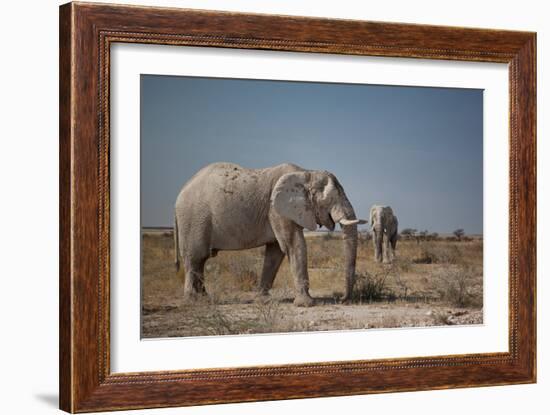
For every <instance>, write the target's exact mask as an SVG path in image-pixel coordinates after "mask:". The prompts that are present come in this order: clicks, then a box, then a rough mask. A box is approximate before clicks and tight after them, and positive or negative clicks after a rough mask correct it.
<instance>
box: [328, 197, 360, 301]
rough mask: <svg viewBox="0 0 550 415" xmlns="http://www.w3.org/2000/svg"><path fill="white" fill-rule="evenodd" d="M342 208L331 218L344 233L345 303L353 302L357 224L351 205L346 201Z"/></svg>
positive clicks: (334, 210) (339, 207)
mask: <svg viewBox="0 0 550 415" xmlns="http://www.w3.org/2000/svg"><path fill="white" fill-rule="evenodd" d="M344 202H345V203H343V204H342V205H341V206H338V207H337V208H335V209H333V211H332V213H331V216H332V217H333V219H334V221H335V222H338V223H340V225H341V226H342V230H343V232H344V273H345V281H346V288H345V291H344V297H343V298H342V301H343V302H347V301H350V300H351V296H352V292H353V285H354V283H355V263H356V260H357V223H365V221H358V220H357V219H356V216H355V211H354V210H353V207H352V206H351V203H349V201H348V200H347V199H345V201H344Z"/></svg>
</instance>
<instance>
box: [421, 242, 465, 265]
mask: <svg viewBox="0 0 550 415" xmlns="http://www.w3.org/2000/svg"><path fill="white" fill-rule="evenodd" d="M460 258H461V254H460V250H459V249H458V247H457V246H456V245H454V244H446V245H441V244H432V243H425V244H423V245H422V246H421V247H420V255H418V256H417V257H416V258H413V260H412V262H413V263H415V264H456V263H458V262H459V261H460Z"/></svg>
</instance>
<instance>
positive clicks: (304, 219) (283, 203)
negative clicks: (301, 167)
mask: <svg viewBox="0 0 550 415" xmlns="http://www.w3.org/2000/svg"><path fill="white" fill-rule="evenodd" d="M306 183H307V177H306V172H296V173H287V174H285V175H283V176H281V177H280V178H279V180H277V183H276V184H275V187H274V188H273V192H272V193H271V206H273V209H275V211H276V212H277V213H278V214H279V215H281V216H284V217H285V218H287V219H290V220H291V221H293V222H294V223H296V224H298V225H300V226H301V227H303V228H306V229H308V230H310V231H314V230H316V229H317V222H316V221H315V213H314V210H313V204H312V202H311V200H310V197H309V192H308V190H307V189H306V186H305V185H306Z"/></svg>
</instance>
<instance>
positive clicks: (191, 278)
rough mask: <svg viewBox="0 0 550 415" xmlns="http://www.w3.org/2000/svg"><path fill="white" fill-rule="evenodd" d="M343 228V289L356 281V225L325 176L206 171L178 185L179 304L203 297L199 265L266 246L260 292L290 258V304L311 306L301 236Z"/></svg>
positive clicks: (232, 168) (294, 171)
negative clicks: (306, 232)
mask: <svg viewBox="0 0 550 415" xmlns="http://www.w3.org/2000/svg"><path fill="white" fill-rule="evenodd" d="M336 222H338V223H340V225H341V226H342V229H343V233H344V238H343V239H344V246H345V250H344V252H345V267H344V268H345V278H346V287H345V293H344V297H343V299H342V300H344V301H346V300H349V299H350V296H351V291H352V289H353V284H354V278H355V260H356V256H357V225H358V224H360V223H366V221H364V220H358V219H357V218H356V216H355V212H354V210H353V207H352V205H351V203H350V202H349V200H348V198H347V196H346V194H345V193H344V189H343V188H342V186H341V185H340V183H339V182H338V180H337V179H336V177H335V176H334V175H333V174H331V173H329V172H327V171H314V170H305V169H303V168H301V167H298V166H296V165H293V164H281V165H278V166H274V167H269V168H265V169H258V170H253V169H247V168H243V167H241V166H238V165H236V164H232V163H214V164H210V165H208V166H206V167H204V168H203V169H201V170H200V171H199V172H198V173H196V174H195V175H194V176H193V177H192V178H191V179H190V180H189V181H188V182H187V183H186V184H185V186H183V188H182V190H181V192H180V193H179V195H178V198H177V200H176V205H175V230H174V235H175V245H176V269H178V270H179V266H180V259H181V260H182V261H183V266H184V269H185V285H184V297H185V298H190V297H191V298H192V297H195V296H196V295H197V294H206V291H205V288H204V265H205V262H206V260H207V259H208V258H209V257H213V256H216V254H217V252H218V251H221V250H241V249H250V248H255V247H258V246H261V245H265V257H264V264H263V270H262V275H261V279H260V281H259V287H258V288H259V292H260V294H262V295H267V294H268V292H269V290H270V289H271V287H272V285H273V280H274V279H275V276H276V274H277V271H278V269H279V266H280V265H281V262H282V260H283V258H284V256H285V255H288V257H289V261H290V269H291V272H292V274H293V278H294V285H295V288H296V295H295V298H294V304H295V305H297V306H311V305H313V304H314V300H313V299H312V298H311V296H310V294H309V277H308V271H307V249H306V242H305V239H304V234H303V229H304V228H306V229H309V230H311V231H313V230H315V229H317V225H321V226H325V227H327V228H328V229H330V230H331V231H332V230H334V226H335V223H336Z"/></svg>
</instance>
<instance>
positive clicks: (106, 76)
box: [60, 3, 536, 412]
mask: <svg viewBox="0 0 550 415" xmlns="http://www.w3.org/2000/svg"><path fill="white" fill-rule="evenodd" d="M535 62H536V35H535V33H528V32H512V31H502V30H490V29H467V28H457V27H440V26H425V25H411V24H402V23H381V22H367V21H351V20H330V19H318V18H305V17H288V16H272V15H259V14H257V15H254V14H238V13H226V12H212V11H198V10H185V9H173V8H172V9H170V8H156V7H134V6H120V5H108V4H85V3H69V4H66V5H63V6H61V8H60V407H61V409H63V410H65V411H68V412H91V411H105V410H120V409H137V408H153V407H170V406H184V405H199V404H207V403H224V402H244V401H260V400H273V399H291V398H305V397H318V396H342V395H354V394H367V393H379V392H399V391H413V390H426V389H442V388H459V387H473V386H489V385H505V384H518V383H532V382H535V381H536V324H535V323H536V320H535V319H536V306H535V298H536V296H535V293H536V291H535V290H536V275H535V270H536V267H535V264H536V263H535V261H536V170H535V168H536V155H535V154H536V108H535V102H536V73H535V68H536V65H535Z"/></svg>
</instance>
